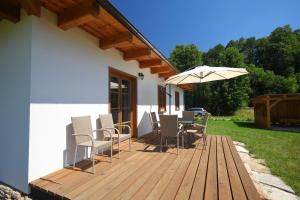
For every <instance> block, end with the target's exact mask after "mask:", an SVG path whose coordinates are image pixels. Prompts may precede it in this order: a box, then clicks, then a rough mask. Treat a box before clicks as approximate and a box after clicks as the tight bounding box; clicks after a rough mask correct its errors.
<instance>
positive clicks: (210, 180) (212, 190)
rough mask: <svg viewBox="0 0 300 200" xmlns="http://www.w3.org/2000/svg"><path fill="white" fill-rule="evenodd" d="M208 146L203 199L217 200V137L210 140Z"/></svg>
mask: <svg viewBox="0 0 300 200" xmlns="http://www.w3.org/2000/svg"><path fill="white" fill-rule="evenodd" d="M210 145H211V146H210V153H209V159H208V168H207V176H206V185H205V195H204V199H205V200H218V173H217V137H213V138H212V140H211V144H210Z"/></svg>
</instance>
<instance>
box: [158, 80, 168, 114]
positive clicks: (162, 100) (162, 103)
mask: <svg viewBox="0 0 300 200" xmlns="http://www.w3.org/2000/svg"><path fill="white" fill-rule="evenodd" d="M157 92H158V93H157V96H158V112H159V113H160V112H165V111H166V88H165V87H163V86H161V85H159V86H158V87H157Z"/></svg>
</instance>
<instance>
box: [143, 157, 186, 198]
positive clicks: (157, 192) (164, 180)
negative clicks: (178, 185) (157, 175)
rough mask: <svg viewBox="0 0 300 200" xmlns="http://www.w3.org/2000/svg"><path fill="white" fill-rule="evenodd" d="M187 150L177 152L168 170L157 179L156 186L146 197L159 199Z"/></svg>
mask: <svg viewBox="0 0 300 200" xmlns="http://www.w3.org/2000/svg"><path fill="white" fill-rule="evenodd" d="M187 155H188V151H184V152H182V153H179V155H178V156H177V158H176V160H175V161H174V163H173V164H172V165H171V166H170V167H169V168H168V170H167V171H166V172H165V174H164V175H163V176H162V177H161V179H160V180H159V181H158V183H157V184H156V186H155V187H154V188H153V190H152V191H151V192H150V193H149V194H148V196H147V197H146V199H148V200H150V199H159V198H160V197H161V195H162V194H163V192H164V190H165V189H166V187H167V185H168V184H169V182H170V181H171V179H172V177H173V176H174V174H175V173H176V171H177V169H178V168H179V166H180V164H181V163H182V161H183V159H184V158H185V157H187Z"/></svg>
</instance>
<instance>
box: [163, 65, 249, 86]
mask: <svg viewBox="0 0 300 200" xmlns="http://www.w3.org/2000/svg"><path fill="white" fill-rule="evenodd" d="M245 74H248V72H247V70H246V69H245V68H232V67H209V66H206V65H204V66H198V67H195V68H193V69H191V70H188V71H184V72H182V73H180V74H177V75H175V76H172V77H170V78H168V79H167V80H166V82H165V83H166V84H173V85H180V84H187V83H204V82H210V81H217V80H225V79H230V78H233V77H237V76H241V75H245Z"/></svg>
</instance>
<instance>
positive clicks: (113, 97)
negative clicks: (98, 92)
mask: <svg viewBox="0 0 300 200" xmlns="http://www.w3.org/2000/svg"><path fill="white" fill-rule="evenodd" d="M132 82H133V81H132V80H130V79H129V78H127V77H125V76H122V75H121V74H113V73H111V74H110V83H109V85H110V86H109V92H110V94H109V95H110V112H111V113H112V116H113V120H114V123H122V124H126V125H129V126H130V127H131V128H133V108H134V106H133V103H134V102H133V98H132V96H133V89H132V88H133V87H132V86H133V84H132ZM119 131H120V132H121V133H128V128H124V127H123V128H122V127H119Z"/></svg>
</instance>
